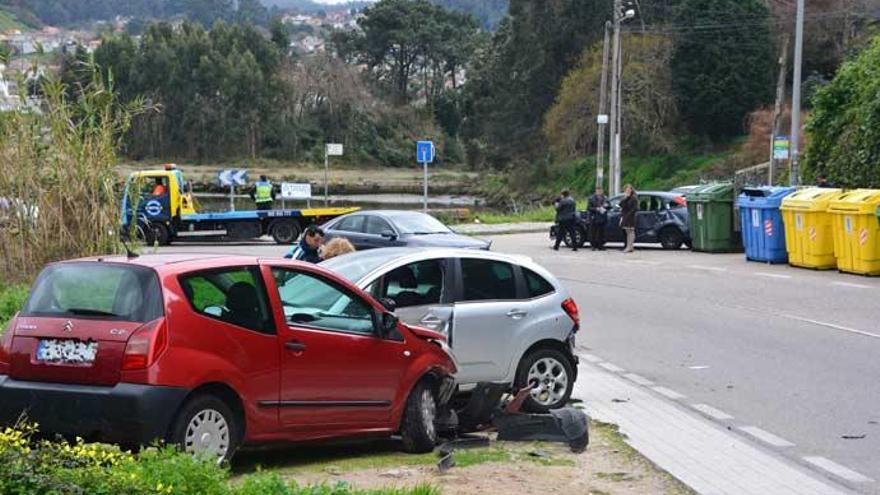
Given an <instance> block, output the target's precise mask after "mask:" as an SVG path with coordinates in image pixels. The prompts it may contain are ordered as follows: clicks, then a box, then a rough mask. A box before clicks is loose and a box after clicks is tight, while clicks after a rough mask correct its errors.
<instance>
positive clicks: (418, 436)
mask: <svg viewBox="0 0 880 495" xmlns="http://www.w3.org/2000/svg"><path fill="white" fill-rule="evenodd" d="M436 420H437V397H436V394H435V393H434V388H433V387H431V386H430V384H429V383H426V382H425V381H422V382H419V384H418V385H416V386H415V388H413V390H412V392H410V394H409V398H407V400H406V409H405V410H404V412H403V420H402V421H401V422H400V436H401V437H402V439H403V448H404V450H406V451H407V452H412V453H423V452H430V451H432V450H434V446H436V445H437V426H436V425H435V421H436Z"/></svg>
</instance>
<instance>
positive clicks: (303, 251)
mask: <svg viewBox="0 0 880 495" xmlns="http://www.w3.org/2000/svg"><path fill="white" fill-rule="evenodd" d="M323 243H324V231H323V230H321V228H320V227H318V226H317V225H310V226H309V227H308V228H307V229H306V231H305V232H303V235H302V237H300V239H299V242H297V243H296V244H294V245H293V247H292V248H290V251H288V252H287V254H285V255H284V257H285V258H287V259H294V260H298V261H306V262H308V263H320V262H321V255H319V254H318V248H320V247H321V244H323Z"/></svg>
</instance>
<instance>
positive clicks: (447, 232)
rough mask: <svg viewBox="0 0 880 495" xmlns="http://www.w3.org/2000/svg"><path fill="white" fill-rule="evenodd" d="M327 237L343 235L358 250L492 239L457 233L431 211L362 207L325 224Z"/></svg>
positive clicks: (474, 245) (465, 244) (475, 244)
mask: <svg viewBox="0 0 880 495" xmlns="http://www.w3.org/2000/svg"><path fill="white" fill-rule="evenodd" d="M322 227H323V229H324V233H325V235H326V238H327V240H330V239H332V238H334V237H344V238H346V239H348V240H349V241H351V243H352V244H354V247H356V248H357V249H358V250H363V249H374V248H384V247H396V246H410V247H449V248H467V249H483V250H486V251H488V250H489V247H490V246H491V244H492V243H491V242H489V241H484V240H482V239H475V238H473V237H468V236H465V235H460V234H456V233H455V232H453V231H452V229H450V228H449V227H447V226H446V225H443V223H442V222H440V221H439V220H437V219H436V218H434V217H432V216H431V215H428V214H425V213H421V212H417V211H403V210H374V211H359V212H357V213H350V214H348V215H344V216H341V217H338V218H334V219H333V220H330V221H329V222H327V223H325V224H324V225H323V226H322Z"/></svg>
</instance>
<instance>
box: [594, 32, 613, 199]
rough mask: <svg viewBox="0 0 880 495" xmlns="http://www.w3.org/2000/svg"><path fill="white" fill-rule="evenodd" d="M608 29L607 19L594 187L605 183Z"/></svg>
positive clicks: (603, 48) (600, 85) (603, 46)
mask: <svg viewBox="0 0 880 495" xmlns="http://www.w3.org/2000/svg"><path fill="white" fill-rule="evenodd" d="M610 30H611V21H608V22H606V23H605V43H604V44H603V45H602V81H601V82H600V84H599V117H598V119H599V120H598V123H599V143H598V145H597V146H596V187H604V185H605V126H606V125H608V115H607V114H606V113H605V112H606V104H607V102H608V97H607V93H608V41H609V37H610V33H609V31H610ZM603 119H605V120H603ZM609 173H610V171H609Z"/></svg>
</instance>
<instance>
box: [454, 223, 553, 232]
mask: <svg viewBox="0 0 880 495" xmlns="http://www.w3.org/2000/svg"><path fill="white" fill-rule="evenodd" d="M551 226H553V222H525V223H496V224H486V223H463V224H459V225H453V226H452V230H454V231H456V232H458V233H459V234H466V235H499V234H526V233H532V232H545V233H547V235H550V227H551Z"/></svg>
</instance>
